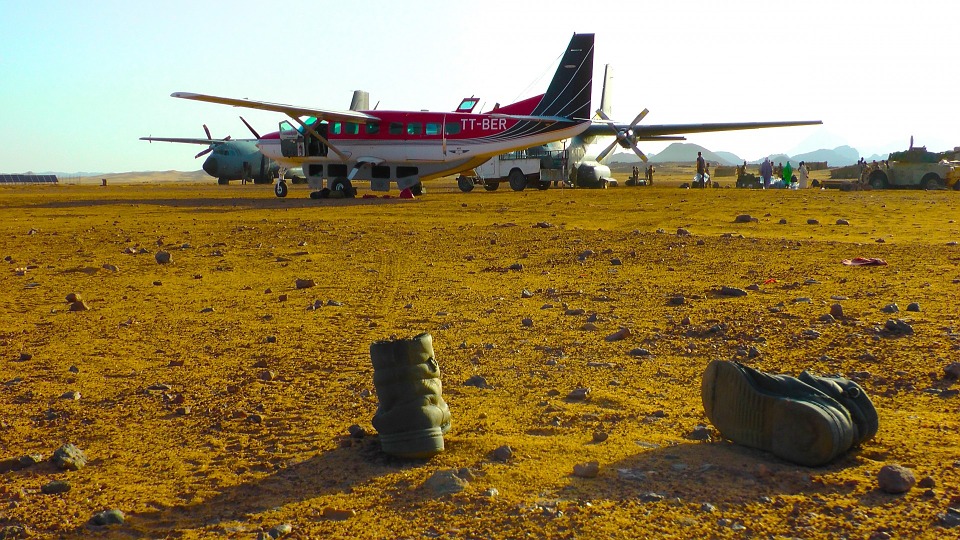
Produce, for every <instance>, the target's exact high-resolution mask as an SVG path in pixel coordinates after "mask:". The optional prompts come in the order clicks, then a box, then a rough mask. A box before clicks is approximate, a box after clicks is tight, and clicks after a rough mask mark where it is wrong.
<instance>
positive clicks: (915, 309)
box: [907, 302, 920, 313]
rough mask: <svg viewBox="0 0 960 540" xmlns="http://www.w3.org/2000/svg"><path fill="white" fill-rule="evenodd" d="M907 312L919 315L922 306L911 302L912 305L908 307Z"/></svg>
mask: <svg viewBox="0 0 960 540" xmlns="http://www.w3.org/2000/svg"><path fill="white" fill-rule="evenodd" d="M907 311H912V312H914V313H919V312H920V304H918V303H916V302H910V304H909V305H908V306H907Z"/></svg>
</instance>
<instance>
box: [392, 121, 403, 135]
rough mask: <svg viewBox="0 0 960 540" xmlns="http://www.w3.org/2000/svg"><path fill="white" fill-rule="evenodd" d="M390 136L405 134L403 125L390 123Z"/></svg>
mask: <svg viewBox="0 0 960 540" xmlns="http://www.w3.org/2000/svg"><path fill="white" fill-rule="evenodd" d="M390 134H391V135H402V134H403V124H401V123H400V122H390Z"/></svg>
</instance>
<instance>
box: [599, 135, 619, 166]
mask: <svg viewBox="0 0 960 540" xmlns="http://www.w3.org/2000/svg"><path fill="white" fill-rule="evenodd" d="M619 142H620V140H619V139H614V140H613V142H612V143H610V146H608V147H606V148H604V149H603V152H600V154H598V155H597V161H603V158H605V157H607V154H609V153H610V152H612V151H613V149H614V148H615V147H616V146H617V144H618V143H619Z"/></svg>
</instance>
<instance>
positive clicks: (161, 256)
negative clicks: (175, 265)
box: [153, 251, 173, 264]
mask: <svg viewBox="0 0 960 540" xmlns="http://www.w3.org/2000/svg"><path fill="white" fill-rule="evenodd" d="M153 258H154V259H156V260H157V263H158V264H170V263H171V262H173V255H171V254H170V252H169V251H158V252H157V253H156V255H154V256H153Z"/></svg>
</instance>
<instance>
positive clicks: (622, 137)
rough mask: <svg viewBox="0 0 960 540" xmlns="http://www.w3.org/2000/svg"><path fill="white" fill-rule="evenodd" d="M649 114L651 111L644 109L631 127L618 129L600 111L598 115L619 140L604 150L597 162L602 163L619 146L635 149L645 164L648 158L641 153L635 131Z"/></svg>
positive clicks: (631, 123)
mask: <svg viewBox="0 0 960 540" xmlns="http://www.w3.org/2000/svg"><path fill="white" fill-rule="evenodd" d="M649 112H650V111H649V110H648V109H644V110H642V111H640V114H638V115H637V117H636V118H634V119H633V122H630V127H628V128H626V129H617V126H616V125H614V123H613V121H612V120H610V118H609V117H608V116H607V115H606V114H605V113H604V112H603V111H602V110H599V109H598V110H597V115H599V116H600V118H601V119H603V121H604V122H607V125H609V126H610V129H612V130H613V131H614V133H615V134H616V137H617V138H616V139H614V141H613V142H612V143H610V146H608V147H606V148H604V149H603V152H600V155H598V156H597V161H602V160H603V158H605V157H607V154H609V153H610V152H612V151H613V149H614V148H615V147H616V146H617V145H618V144H619V145H620V146H621V147H623V148H631V149H633V152H634V153H635V154H637V157H639V158H640V159H642V160H643V161H644V162H646V161H647V156H646V155H644V153H643V152H641V151H640V148H638V147H637V139H636V137H635V136H634V134H633V130H634V128H636V127H637V125H638V124H639V123H640V122H641V121H642V120H643V118H644V117H645V116H647V114H648V113H649Z"/></svg>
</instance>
